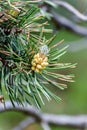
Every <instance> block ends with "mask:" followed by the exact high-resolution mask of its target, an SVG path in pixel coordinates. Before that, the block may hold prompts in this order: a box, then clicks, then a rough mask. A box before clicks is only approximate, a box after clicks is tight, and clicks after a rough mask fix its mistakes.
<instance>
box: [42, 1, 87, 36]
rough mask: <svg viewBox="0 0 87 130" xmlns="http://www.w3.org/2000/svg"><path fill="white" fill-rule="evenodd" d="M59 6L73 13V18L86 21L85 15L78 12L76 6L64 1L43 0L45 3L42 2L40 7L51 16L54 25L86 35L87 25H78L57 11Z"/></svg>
mask: <svg viewBox="0 0 87 130" xmlns="http://www.w3.org/2000/svg"><path fill="white" fill-rule="evenodd" d="M59 6H62V7H64V8H65V9H66V10H68V11H69V12H71V13H72V14H74V15H75V19H78V20H81V21H87V16H86V15H84V14H82V13H80V12H79V11H78V10H77V9H76V8H74V7H73V6H72V5H71V4H69V3H68V2H65V1H60V0H59V1H57V0H52V1H48V0H45V4H43V6H41V7H43V10H44V11H45V12H48V13H49V14H50V15H51V16H52V20H53V23H54V24H55V25H56V27H61V28H62V27H65V28H66V29H70V30H72V31H73V32H75V33H77V34H80V35H83V36H87V27H84V26H80V25H78V23H76V22H74V21H71V20H70V19H69V18H67V17H65V16H63V15H61V14H60V13H58V11H57V10H58V7H59Z"/></svg>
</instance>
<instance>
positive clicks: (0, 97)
mask: <svg viewBox="0 0 87 130" xmlns="http://www.w3.org/2000/svg"><path fill="white" fill-rule="evenodd" d="M0 102H1V103H4V96H3V95H0Z"/></svg>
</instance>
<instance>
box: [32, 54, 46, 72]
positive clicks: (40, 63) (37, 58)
mask: <svg viewBox="0 0 87 130" xmlns="http://www.w3.org/2000/svg"><path fill="white" fill-rule="evenodd" d="M31 64H32V67H31V69H32V70H34V71H36V72H38V73H40V72H41V71H42V70H44V69H45V68H46V66H48V58H47V57H46V56H45V55H44V54H42V53H37V54H35V55H34V58H33V60H32V63H31Z"/></svg>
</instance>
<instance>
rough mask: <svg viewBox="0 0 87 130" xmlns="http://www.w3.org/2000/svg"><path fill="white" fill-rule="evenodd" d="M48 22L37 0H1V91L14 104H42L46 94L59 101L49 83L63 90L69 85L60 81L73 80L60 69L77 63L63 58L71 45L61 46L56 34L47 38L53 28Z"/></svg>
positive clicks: (38, 105) (48, 97)
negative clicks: (46, 34)
mask: <svg viewBox="0 0 87 130" xmlns="http://www.w3.org/2000/svg"><path fill="white" fill-rule="evenodd" d="M35 2H38V1H35ZM47 24H48V23H47V22H46V21H45V17H43V16H42V14H41V13H40V9H39V8H38V6H37V5H36V3H34V1H23V0H20V1H18V0H17V1H16V0H4V1H3V0H0V95H3V96H4V98H5V97H6V98H9V99H10V101H11V102H12V104H13V105H14V106H15V103H14V102H16V103H18V104H22V105H24V106H25V105H27V104H30V105H35V106H37V107H38V108H39V107H40V106H41V103H43V104H44V98H43V97H44V96H45V97H46V98H47V100H48V101H49V100H51V98H53V99H55V100H56V101H59V100H60V98H59V97H58V96H57V95H55V94H54V93H53V92H52V91H51V90H50V89H49V86H50V87H56V88H57V91H58V88H59V89H62V90H63V89H64V88H65V87H66V85H65V84H62V83H59V82H58V81H60V80H63V81H70V82H72V81H73V80H72V77H73V75H62V74H58V73H56V72H58V70H59V69H64V68H74V67H75V64H71V63H60V62H59V59H60V57H61V56H62V55H64V54H65V53H66V48H67V47H64V48H62V49H59V48H58V45H59V43H58V44H54V43H53V39H54V38H55V37H51V38H50V39H46V37H45V33H50V32H52V31H51V30H50V29H47V28H45V27H46V25H47ZM55 70H56V72H55ZM43 95H44V96H43Z"/></svg>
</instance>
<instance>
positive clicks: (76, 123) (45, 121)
mask: <svg viewBox="0 0 87 130" xmlns="http://www.w3.org/2000/svg"><path fill="white" fill-rule="evenodd" d="M15 105H16V107H15V108H14V107H13V106H12V104H11V103H10V102H9V101H7V102H6V108H4V107H3V106H1V105H0V113H2V112H6V111H16V112H21V113H23V114H25V115H27V116H31V117H32V118H31V117H30V118H27V119H26V120H25V121H22V122H21V123H20V124H19V125H18V126H17V127H15V128H14V130H22V129H24V127H27V126H28V125H30V124H32V123H35V122H37V123H40V124H41V125H42V128H43V130H50V127H49V125H55V126H61V127H70V128H79V129H85V128H86V127H87V115H77V116H71V115H54V114H45V113H41V112H40V111H38V110H37V109H36V108H34V107H31V106H29V105H28V107H26V108H24V107H22V106H21V105H17V104H15Z"/></svg>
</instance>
